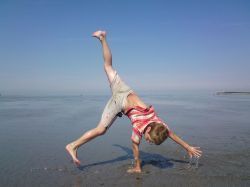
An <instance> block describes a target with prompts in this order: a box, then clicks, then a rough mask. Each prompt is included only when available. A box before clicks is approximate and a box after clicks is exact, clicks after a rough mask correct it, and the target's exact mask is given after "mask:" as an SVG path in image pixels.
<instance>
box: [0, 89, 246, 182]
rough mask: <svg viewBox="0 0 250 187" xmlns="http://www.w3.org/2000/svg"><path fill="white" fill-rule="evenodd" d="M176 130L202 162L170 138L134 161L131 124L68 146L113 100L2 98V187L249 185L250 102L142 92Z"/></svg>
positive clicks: (149, 147) (124, 123)
mask: <svg viewBox="0 0 250 187" xmlns="http://www.w3.org/2000/svg"><path fill="white" fill-rule="evenodd" d="M142 97H143V99H144V100H145V102H146V103H148V104H153V105H154V107H155V109H156V111H157V112H158V115H159V116H160V117H161V118H162V119H164V120H165V121H166V122H167V123H168V124H169V126H170V128H171V129H172V130H174V132H175V133H176V134H177V135H179V136H180V137H182V138H183V139H184V140H185V141H187V142H188V143H189V144H191V145H194V146H200V147H201V148H202V150H203V152H204V154H203V156H202V157H201V158H200V159H199V165H198V167H197V165H195V164H193V165H190V164H189V159H188V158H187V156H186V153H185V151H184V150H183V149H182V148H181V147H180V146H178V145H176V144H175V143H174V142H172V141H171V140H167V141H166V142H164V143H163V144H162V145H160V146H154V145H149V144H147V143H146V142H145V141H143V142H142V144H141V146H140V150H141V152H140V153H141V160H142V166H143V173H142V174H128V173H126V170H127V169H128V168H129V167H131V164H132V158H133V156H132V150H131V147H130V146H131V142H130V136H131V126H130V123H129V120H128V119H127V118H126V117H123V118H119V119H118V120H117V121H116V122H115V124H113V126H112V127H111V129H110V130H109V131H108V132H107V134H106V135H104V136H102V137H100V138H98V139H95V140H94V141H92V142H90V143H89V144H86V145H85V146H83V147H81V148H80V149H79V152H78V155H79V159H80V160H81V161H82V165H81V166H80V167H79V168H77V167H75V166H74V164H73V163H72V162H71V160H70V157H69V156H68V155H67V153H66V151H65V149H64V147H65V145H66V144H67V143H68V142H70V141H72V140H74V139H75V138H77V137H79V136H80V135H81V134H82V133H83V132H84V131H86V130H88V129H90V128H92V127H94V126H95V125H96V123H97V122H98V120H99V118H100V113H101V112H102V109H103V107H104V106H105V104H106V101H107V100H108V98H109V97H108V96H106V95H103V96H100V95H99V96H81V97H7V96H2V97H1V98H0V119H1V121H0V146H1V154H0V166H1V170H0V186H157V187H158V186H249V185H250V163H249V161H250V124H249V123H250V122H249V121H250V116H249V113H250V98H249V97H247V96H216V95H213V94H211V93H200V94H197V93H196V94H193V93H192V94H190V93H187V94H183V93H182V94H180V93H173V94H165V95H163V94H159V95H142Z"/></svg>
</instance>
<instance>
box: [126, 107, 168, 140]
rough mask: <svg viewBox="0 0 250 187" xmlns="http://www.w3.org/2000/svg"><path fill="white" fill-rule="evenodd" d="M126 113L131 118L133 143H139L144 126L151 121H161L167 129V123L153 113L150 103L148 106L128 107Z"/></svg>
mask: <svg viewBox="0 0 250 187" xmlns="http://www.w3.org/2000/svg"><path fill="white" fill-rule="evenodd" d="M126 115H127V116H128V118H129V119H130V120H131V123H132V125H133V131H132V136H131V139H132V141H133V142H135V143H138V144H139V143H140V141H141V139H142V135H143V134H144V130H145V129H146V127H147V126H148V125H149V124H150V123H152V122H156V123H162V124H163V125H165V126H166V127H167V129H168V130H169V128H168V126H167V124H165V123H164V122H163V121H162V120H161V119H160V118H159V117H158V116H157V115H156V113H155V110H154V107H153V106H152V105H151V106H149V107H148V108H143V107H140V106H135V107H134V108H130V109H129V110H128V111H127V112H126Z"/></svg>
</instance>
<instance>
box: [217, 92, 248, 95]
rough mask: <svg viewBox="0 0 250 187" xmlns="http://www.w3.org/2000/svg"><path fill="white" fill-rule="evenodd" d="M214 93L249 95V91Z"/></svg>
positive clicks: (221, 93) (219, 93) (218, 93)
mask: <svg viewBox="0 0 250 187" xmlns="http://www.w3.org/2000/svg"><path fill="white" fill-rule="evenodd" d="M216 95H250V92H216Z"/></svg>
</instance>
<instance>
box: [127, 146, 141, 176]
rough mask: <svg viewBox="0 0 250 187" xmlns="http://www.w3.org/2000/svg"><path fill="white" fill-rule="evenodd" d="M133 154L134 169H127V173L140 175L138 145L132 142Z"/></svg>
mask: <svg viewBox="0 0 250 187" xmlns="http://www.w3.org/2000/svg"><path fill="white" fill-rule="evenodd" d="M132 148H133V154H134V161H135V163H134V167H133V168H131V169H128V170H127V172H129V173H141V161H140V152H139V144H137V143H135V142H132Z"/></svg>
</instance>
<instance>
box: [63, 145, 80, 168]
mask: <svg viewBox="0 0 250 187" xmlns="http://www.w3.org/2000/svg"><path fill="white" fill-rule="evenodd" d="M65 149H66V151H68V153H69V155H70V156H71V157H72V160H73V162H74V163H75V164H76V165H77V166H79V165H80V164H81V162H80V160H78V158H77V149H75V148H74V147H73V145H72V144H68V145H67V146H66V147H65Z"/></svg>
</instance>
